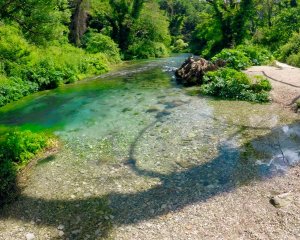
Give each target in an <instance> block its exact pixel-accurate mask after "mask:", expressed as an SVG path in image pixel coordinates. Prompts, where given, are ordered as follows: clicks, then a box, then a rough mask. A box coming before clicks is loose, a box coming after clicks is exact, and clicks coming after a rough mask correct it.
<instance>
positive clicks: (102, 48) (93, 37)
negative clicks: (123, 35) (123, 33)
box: [83, 32, 121, 63]
mask: <svg viewBox="0 0 300 240" xmlns="http://www.w3.org/2000/svg"><path fill="white" fill-rule="evenodd" d="M83 42H84V45H85V48H86V51H87V52H88V53H99V52H100V53H105V54H106V55H107V56H109V57H110V59H112V62H116V63H117V62H120V61H121V58H120V50H119V48H118V45H117V44H116V43H115V42H114V41H113V40H112V39H111V38H110V37H108V36H105V35H103V34H101V33H95V32H89V33H87V34H86V35H85V36H84V39H83Z"/></svg>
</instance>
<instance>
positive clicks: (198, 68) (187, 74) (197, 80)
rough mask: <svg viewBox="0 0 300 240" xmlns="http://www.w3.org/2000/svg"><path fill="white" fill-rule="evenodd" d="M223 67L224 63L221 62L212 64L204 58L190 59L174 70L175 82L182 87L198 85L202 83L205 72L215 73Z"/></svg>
mask: <svg viewBox="0 0 300 240" xmlns="http://www.w3.org/2000/svg"><path fill="white" fill-rule="evenodd" d="M225 65H226V62H225V61H223V60H218V61H216V62H215V63H212V62H210V61H207V60H205V59H204V58H194V57H190V58H188V59H187V60H185V62H184V63H183V64H182V66H181V67H180V68H179V69H177V70H176V72H175V76H176V78H177V82H178V83H180V84H183V85H184V86H193V85H200V84H201V83H202V82H203V76H204V74H205V73H206V72H208V71H215V70H217V69H218V68H220V67H224V66H225Z"/></svg>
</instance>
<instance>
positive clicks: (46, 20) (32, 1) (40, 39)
mask: <svg viewBox="0 0 300 240" xmlns="http://www.w3.org/2000/svg"><path fill="white" fill-rule="evenodd" d="M68 7H69V5H68V1H67V0H60V1H57V0H48V1H36V0H26V1H22V0H14V1H11V0H2V1H0V18H1V19H4V20H6V21H14V22H15V23H16V24H18V25H19V27H20V29H21V30H22V32H23V34H24V35H25V37H26V39H28V40H30V41H31V42H34V43H36V44H43V45H45V44H48V43H49V41H51V42H52V41H55V42H57V41H58V42H66V41H67V38H66V36H67V33H68V27H67V25H68V24H69V20H70V9H69V8H68Z"/></svg>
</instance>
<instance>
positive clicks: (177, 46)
mask: <svg viewBox="0 0 300 240" xmlns="http://www.w3.org/2000/svg"><path fill="white" fill-rule="evenodd" d="M188 46H189V44H188V43H186V42H184V41H183V40H182V39H177V40H176V41H175V42H174V44H173V46H172V47H171V50H172V51H173V52H175V53H183V52H187V51H188Z"/></svg>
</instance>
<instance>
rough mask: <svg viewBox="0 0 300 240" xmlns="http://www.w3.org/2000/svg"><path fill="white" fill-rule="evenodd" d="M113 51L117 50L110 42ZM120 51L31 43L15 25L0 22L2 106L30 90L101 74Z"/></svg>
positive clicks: (34, 90) (0, 86) (47, 87)
mask: <svg viewBox="0 0 300 240" xmlns="http://www.w3.org/2000/svg"><path fill="white" fill-rule="evenodd" d="M110 51H117V50H116V49H113V48H112V46H110ZM119 60H120V57H119V55H116V56H114V57H108V55H107V54H105V53H87V52H85V51H84V50H83V49H79V48H76V47H74V46H71V45H70V44H64V45H59V46H48V47H45V48H44V47H36V46H34V45H30V44H29V43H28V42H27V41H26V40H25V38H24V37H23V36H22V33H21V31H20V30H19V29H18V28H17V27H15V26H9V25H0V106H3V105H5V104H7V103H9V102H11V101H15V100H18V99H20V98H21V97H24V96H26V95H28V94H30V93H33V92H37V91H41V90H45V89H53V88H56V87H58V86H60V85H62V84H64V83H72V82H75V81H76V80H78V79H81V78H84V77H87V76H92V75H96V74H101V73H104V72H107V71H108V65H109V64H111V63H112V62H116V61H119Z"/></svg>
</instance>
